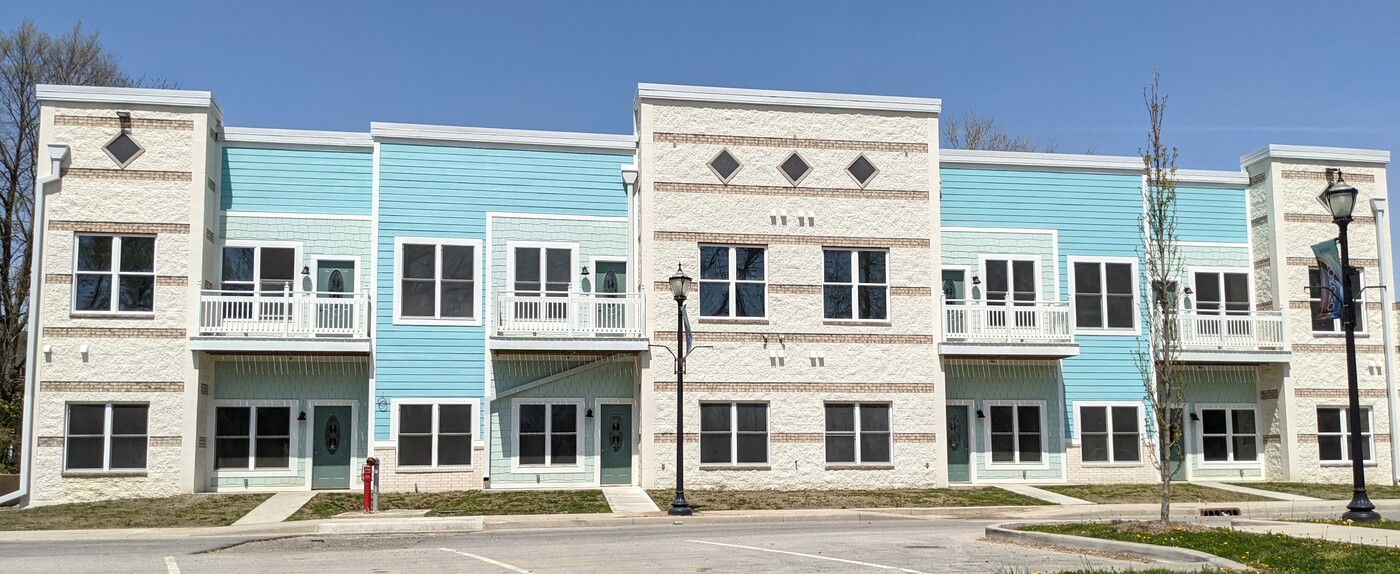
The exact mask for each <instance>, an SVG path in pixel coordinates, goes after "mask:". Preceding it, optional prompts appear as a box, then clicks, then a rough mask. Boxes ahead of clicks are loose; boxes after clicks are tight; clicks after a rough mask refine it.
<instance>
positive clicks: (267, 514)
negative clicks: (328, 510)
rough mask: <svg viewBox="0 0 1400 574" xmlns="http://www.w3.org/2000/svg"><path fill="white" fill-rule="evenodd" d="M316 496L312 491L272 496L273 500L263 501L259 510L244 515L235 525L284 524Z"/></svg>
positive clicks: (255, 509)
mask: <svg viewBox="0 0 1400 574" xmlns="http://www.w3.org/2000/svg"><path fill="white" fill-rule="evenodd" d="M314 496H316V493H315V492H312V491H301V492H279V493H277V494H274V495H272V498H269V499H267V500H265V501H263V503H262V504H259V505H258V507H257V508H254V509H253V510H252V511H251V512H249V513H248V514H246V515H244V516H243V518H239V519H238V522H235V523H233V525H234V526H243V525H246V524H274V523H277V522H282V521H283V520H286V519H287V518H288V517H290V516H291V515H293V514H296V512H297V511H298V510H301V507H302V506H305V505H306V503H307V502H309V501H310V500H311V498H312V497H314Z"/></svg>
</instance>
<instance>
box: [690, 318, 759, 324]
mask: <svg viewBox="0 0 1400 574" xmlns="http://www.w3.org/2000/svg"><path fill="white" fill-rule="evenodd" d="M695 322H696V323H699V324H701V325H767V324H768V320H767V319H738V318H735V319H730V318H727V317H700V318H699V319H696V320H695Z"/></svg>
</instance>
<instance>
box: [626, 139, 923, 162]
mask: <svg viewBox="0 0 1400 574" xmlns="http://www.w3.org/2000/svg"><path fill="white" fill-rule="evenodd" d="M652 141H657V142H666V143H683V144H703V145H733V146H752V147H779V148H804V149H848V150H855V151H895V152H899V151H907V152H913V153H928V144H927V143H907V142H867V141H857V140H825V139H810V138H774V137H757V136H721V135H712V134H678V133H669V132H656V133H653V134H652ZM851 159H855V158H851Z"/></svg>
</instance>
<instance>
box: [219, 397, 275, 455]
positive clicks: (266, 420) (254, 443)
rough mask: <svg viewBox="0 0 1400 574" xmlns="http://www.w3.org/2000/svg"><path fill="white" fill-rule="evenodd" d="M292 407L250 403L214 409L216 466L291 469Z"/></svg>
mask: <svg viewBox="0 0 1400 574" xmlns="http://www.w3.org/2000/svg"><path fill="white" fill-rule="evenodd" d="M291 456H292V408H291V407H289V406H281V405H277V406H273V405H249V406H220V407H215V408H214V468H215V469H221V470H264V469H288V468H291Z"/></svg>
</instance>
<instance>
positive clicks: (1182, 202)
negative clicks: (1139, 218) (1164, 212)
mask: <svg viewBox="0 0 1400 574" xmlns="http://www.w3.org/2000/svg"><path fill="white" fill-rule="evenodd" d="M1245 202H1246V198H1245V193H1244V188H1239V189H1222V188H1200V187H1178V188H1176V233H1177V237H1178V239H1180V240H1181V241H1223V242H1237V243H1245V242H1247V241H1249V215H1248V214H1249V207H1248V206H1247V205H1246V203H1245Z"/></svg>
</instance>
